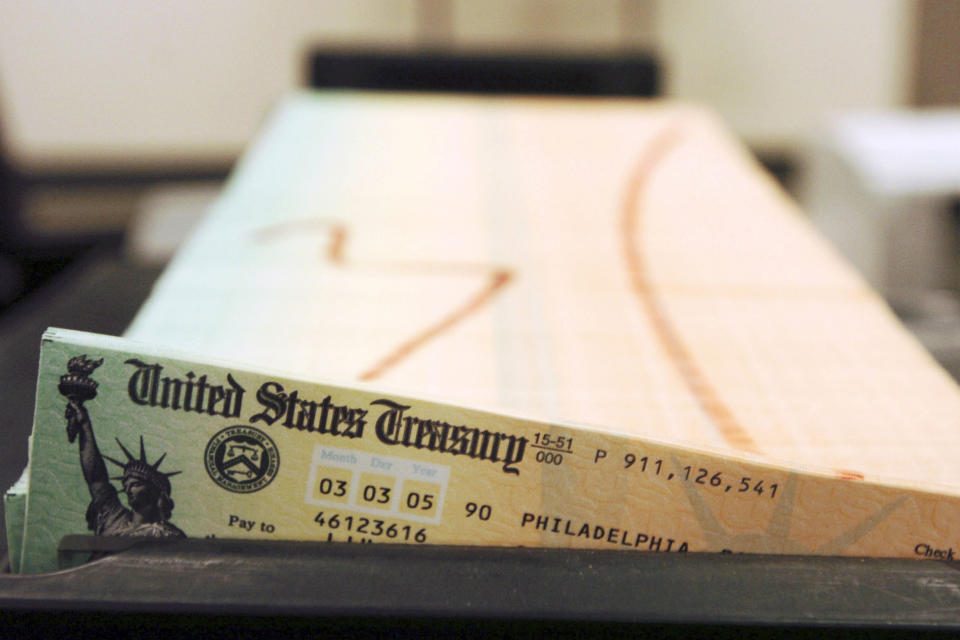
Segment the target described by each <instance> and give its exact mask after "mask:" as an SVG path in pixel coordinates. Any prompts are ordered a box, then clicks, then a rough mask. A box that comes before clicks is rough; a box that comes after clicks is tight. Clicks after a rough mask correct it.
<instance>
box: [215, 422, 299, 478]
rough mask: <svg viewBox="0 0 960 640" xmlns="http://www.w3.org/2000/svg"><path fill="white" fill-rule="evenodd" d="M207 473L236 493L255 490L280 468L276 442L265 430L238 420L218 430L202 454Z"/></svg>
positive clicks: (272, 476)
mask: <svg viewBox="0 0 960 640" xmlns="http://www.w3.org/2000/svg"><path fill="white" fill-rule="evenodd" d="M203 460H204V466H205V467H206V469H207V473H208V474H210V477H211V478H212V479H213V481H214V482H216V483H217V484H218V485H220V486H221V487H223V488H224V489H227V490H228V491H234V492H236V493H253V492H254V491H259V490H260V489H263V488H264V487H265V486H267V485H268V484H270V482H271V481H272V480H273V478H274V477H275V476H276V475H277V470H278V469H279V468H280V454H279V453H278V452H277V445H275V444H274V442H273V440H271V439H270V437H269V436H268V435H267V434H265V433H264V432H263V431H260V430H259V429H256V428H254V427H248V426H246V425H242V424H238V425H235V426H232V427H227V428H226V429H222V430H221V431H219V432H217V434H216V435H214V436H213V437H212V438H210V442H208V443H207V449H206V451H205V452H204V454H203Z"/></svg>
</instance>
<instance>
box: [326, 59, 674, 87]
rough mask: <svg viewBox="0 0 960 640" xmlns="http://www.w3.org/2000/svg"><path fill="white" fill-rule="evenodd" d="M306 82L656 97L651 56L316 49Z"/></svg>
mask: <svg viewBox="0 0 960 640" xmlns="http://www.w3.org/2000/svg"><path fill="white" fill-rule="evenodd" d="M307 81H308V84H309V86H311V87H314V88H318V89H363V90H382V91H433V92H451V93H474V94H494V95H497V94H499V95H504V94H520V95H568V96H597V97H611V96H631V97H650V96H655V95H657V94H658V93H659V89H660V69H659V64H658V63H657V60H656V58H655V57H654V56H653V55H652V54H645V53H629V54H610V55H548V54H516V55H509V54H504V55H500V54H497V55H494V54H466V53H440V52H422V53H380V52H349V51H329V50H316V51H314V52H312V53H311V54H310V56H309V69H308V79H307Z"/></svg>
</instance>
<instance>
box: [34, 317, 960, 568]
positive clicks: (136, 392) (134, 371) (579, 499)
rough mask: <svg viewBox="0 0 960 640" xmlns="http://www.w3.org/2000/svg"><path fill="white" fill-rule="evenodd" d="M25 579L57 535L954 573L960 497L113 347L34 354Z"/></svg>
mask: <svg viewBox="0 0 960 640" xmlns="http://www.w3.org/2000/svg"><path fill="white" fill-rule="evenodd" d="M33 428H34V432H33V439H32V445H31V456H30V477H29V487H30V488H29V493H28V497H27V509H26V518H25V528H24V536H23V547H22V549H23V550H22V558H21V563H20V565H21V570H22V571H23V572H25V573H35V572H43V571H49V570H53V569H56V548H57V544H58V541H59V540H60V539H61V537H62V536H64V535H67V534H77V533H87V532H89V531H91V530H92V531H93V533H95V534H97V535H135V536H149V537H175V536H183V535H186V536H190V537H229V538H247V537H249V538H266V539H274V538H275V539H279V538H284V539H302V540H336V541H352V542H385V543H407V544H462V545H500V546H514V545H521V546H543V547H585V548H598V549H636V550H641V551H654V552H688V551H689V552H692V551H715V552H723V551H729V552H758V553H801V554H808V553H809V554H835V555H851V556H885V557H918V558H920V557H923V558H938V559H951V560H952V559H954V558H955V553H956V550H957V549H960V493H958V492H957V491H956V490H953V489H946V488H944V489H942V490H941V489H938V488H935V487H934V488H931V487H910V486H906V485H900V486H898V485H897V484H896V483H891V482H886V483H885V482H878V481H875V480H874V479H869V478H867V479H865V478H864V477H863V476H862V475H861V474H858V473H856V472H855V471H830V470H810V469H791V468H789V467H787V466H781V465H776V464H770V463H768V462H764V461H761V460H759V459H756V458H749V457H743V456H740V457H735V456H730V455H726V454H722V453H718V452H709V451H704V450H699V449H691V448H686V447H683V446H678V445H674V444H667V443H663V442H655V441H649V440H645V439H640V438H635V437H627V436H623V435H617V434H616V433H614V432H608V431H604V430H600V429H596V428H586V427H578V426H573V425H567V424H556V423H552V422H544V421H539V420H536V419H530V418H524V417H517V416H510V415H503V414H499V413H494V412H490V411H484V410H479V409H471V408H465V407H459V406H452V405H449V404H444V403H442V402H436V401H429V400H420V399H413V398H408V397H401V396H398V395H394V394H392V393H387V392H381V391H377V390H374V389H371V388H366V387H345V386H339V385H334V384H327V383H323V382H313V381H305V380H295V379H291V378H289V377H285V376H283V375H279V374H272V373H264V372H258V371H252V370H249V369H245V368H243V367H242V366H231V365H226V364H223V363H209V362H204V361H202V360H197V359H192V358H190V357H189V356H185V355H183V354H176V353H170V352H165V351H162V350H158V349H156V348H151V347H150V346H149V345H143V344H138V343H135V342H131V341H128V340H124V339H120V338H112V337H106V336H98V335H94V334H85V333H80V332H73V331H66V330H60V329H51V330H49V331H48V332H47V334H46V335H45V336H44V339H43V346H42V353H41V364H40V376H39V381H38V389H37V405H36V415H35V420H34V427H33Z"/></svg>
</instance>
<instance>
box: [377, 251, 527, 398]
mask: <svg viewBox="0 0 960 640" xmlns="http://www.w3.org/2000/svg"><path fill="white" fill-rule="evenodd" d="M512 279H513V274H512V273H511V272H510V271H509V270H507V269H496V270H494V271H493V273H492V274H491V279H490V282H488V283H487V285H486V286H485V287H484V288H483V289H481V290H480V291H479V292H477V294H476V295H475V296H473V297H472V298H470V299H469V300H468V301H467V302H466V303H465V304H464V305H463V306H461V307H460V308H458V309H456V310H454V311H453V312H452V313H450V314H449V315H447V316H445V317H443V318H442V319H441V320H440V321H439V322H437V323H436V324H433V325H431V326H429V327H427V328H426V329H424V330H423V331H421V332H420V333H418V334H416V335H414V336H413V337H412V338H410V339H409V340H407V341H406V342H404V343H403V344H401V345H400V346H398V347H397V348H396V349H394V350H393V351H391V352H390V353H389V354H387V356H386V357H384V358H383V359H382V360H380V362H378V363H377V364H375V365H374V366H372V367H370V368H369V369H367V370H366V371H364V372H363V373H361V374H360V380H364V381H368V380H373V379H374V378H378V377H380V376H381V375H383V373H384V372H385V371H386V370H387V369H389V368H390V367H393V366H394V365H396V364H397V363H398V362H400V361H401V360H403V359H404V358H406V357H407V356H409V355H410V354H411V353H413V352H414V351H416V350H417V349H419V348H420V347H422V346H423V345H425V344H426V343H428V342H430V341H431V340H433V339H434V338H436V337H437V336H439V335H440V334H442V333H443V332H445V331H447V330H448V329H450V328H452V327H453V326H454V325H456V324H457V323H458V322H460V321H461V320H463V319H464V318H466V317H467V316H469V315H470V314H472V313H474V312H476V311H478V310H479V309H481V308H482V307H483V306H484V305H486V304H487V303H488V302H489V301H490V300H491V299H492V298H493V296H495V295H496V294H497V292H498V291H499V290H500V289H502V288H503V287H505V286H507V284H509V283H510V280H512Z"/></svg>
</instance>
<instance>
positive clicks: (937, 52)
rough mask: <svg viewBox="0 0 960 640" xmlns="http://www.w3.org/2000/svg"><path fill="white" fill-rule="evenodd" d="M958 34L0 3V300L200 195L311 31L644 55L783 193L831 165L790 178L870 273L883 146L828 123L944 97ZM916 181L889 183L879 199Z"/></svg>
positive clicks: (911, 16)
mask: <svg viewBox="0 0 960 640" xmlns="http://www.w3.org/2000/svg"><path fill="white" fill-rule="evenodd" d="M958 36H960V0H842V1H840V2H837V1H836V0H803V1H796V0H590V1H586V0H324V1H321V0H285V1H283V2H276V1H272V0H205V1H204V2H201V3H198V2H194V1H192V0H165V1H164V2H136V1H131V0H98V2H79V1H75V0H74V1H70V0H32V1H30V2H19V1H16V0H0V310H2V309H3V307H4V306H5V305H8V304H11V303H13V302H15V301H16V300H18V299H20V298H21V297H22V296H23V295H25V292H29V291H30V290H31V289H32V288H34V287H35V286H36V285H37V284H38V283H40V282H42V281H44V279H45V278H47V277H48V276H49V274H50V273H54V272H56V271H57V270H58V269H60V268H61V267H62V266H63V265H64V264H67V263H68V262H69V261H70V260H72V259H73V258H74V257H75V256H77V255H80V254H81V253H82V252H84V251H86V250H87V249H88V248H89V247H90V246H92V245H93V244H97V243H100V242H102V241H104V240H107V241H112V242H119V241H120V239H121V238H122V236H123V233H124V232H125V230H126V229H127V226H128V222H129V221H130V220H131V218H132V217H134V216H135V215H136V214H137V212H138V211H142V210H144V208H145V207H146V208H150V207H151V206H152V205H151V204H150V203H153V202H155V199H151V197H150V195H151V194H152V193H153V192H154V191H155V190H156V188H158V187H164V186H169V185H171V184H174V185H183V184H188V185H189V184H196V185H200V187H201V188H203V186H204V185H208V186H207V189H208V190H207V191H206V192H201V193H202V197H200V198H199V199H196V198H193V196H191V195H189V194H188V195H187V196H185V199H184V198H181V199H180V200H177V201H176V203H180V204H176V203H175V204H176V206H171V205H170V202H171V200H169V199H168V200H166V201H164V203H163V206H161V207H159V208H160V209H163V210H164V211H166V212H167V214H166V215H168V216H172V215H173V214H172V213H170V212H171V211H174V210H177V208H178V207H179V208H180V209H184V210H186V209H190V208H191V207H195V206H196V205H195V204H194V203H195V202H200V203H202V202H203V199H204V197H209V194H210V193H215V190H216V188H217V185H218V184H219V183H220V182H221V181H222V180H223V179H224V178H225V176H226V175H227V174H228V172H229V170H230V167H231V166H232V164H233V162H234V161H235V160H236V158H237V157H238V155H239V154H240V153H241V152H242V150H243V148H244V147H245V146H246V145H247V144H248V143H249V141H250V140H251V138H252V137H253V135H254V134H255V132H256V131H257V128H258V127H259V126H260V124H261V123H262V121H263V119H264V117H265V115H266V113H267V112H268V110H269V109H270V107H271V105H273V104H274V103H275V102H276V101H277V100H278V99H279V98H280V97H281V96H282V95H283V94H284V93H285V92H287V91H289V90H291V89H293V88H295V87H298V86H303V85H304V84H305V83H306V77H307V75H306V74H307V67H308V65H307V61H308V56H309V53H310V52H311V51H312V50H315V49H318V48H347V49H355V50H370V49H373V50H379V51H406V52H411V51H420V50H424V49H429V50H437V51H452V52H478V51H479V52H517V51H520V52H541V53H550V54H556V53H565V54H570V53H601V54H602V53H624V52H627V53H630V52H643V53H649V54H652V55H653V56H654V57H655V59H656V60H657V61H658V63H659V65H660V69H661V75H660V77H661V83H660V85H661V92H662V94H663V95H664V96H666V97H667V98H672V99H679V100H689V101H696V102H700V103H704V104H706V105H709V106H710V107H712V108H713V109H715V110H716V111H718V112H719V113H720V115H721V116H722V117H723V118H724V119H725V120H726V121H727V122H728V123H729V125H730V126H731V127H732V129H733V130H734V131H735V132H736V133H737V134H739V135H740V137H741V138H742V139H743V140H744V141H745V142H746V143H747V144H748V145H749V146H750V147H751V148H752V149H753V150H754V151H755V152H756V153H757V154H758V156H759V157H760V159H761V160H763V161H764V162H765V163H766V164H767V166H768V167H770V168H771V169H772V170H773V171H774V172H775V173H776V174H777V175H778V177H780V178H782V179H783V180H784V184H785V185H786V186H787V187H788V188H791V189H793V188H795V187H796V186H797V183H798V181H797V180H795V178H796V177H797V174H798V173H805V174H806V175H813V176H817V175H821V174H822V175H825V176H827V177H828V178H829V177H831V176H832V179H833V182H834V183H836V184H833V185H830V184H829V182H830V180H826V181H822V180H821V181H815V184H814V188H813V189H812V190H811V189H810V188H809V184H808V185H807V186H808V188H806V189H805V190H800V189H797V190H796V193H798V194H799V195H803V193H806V194H807V195H806V196H804V205H805V206H807V208H808V209H810V210H811V211H812V212H813V214H814V215H813V218H814V219H815V220H818V221H821V222H823V225H822V226H823V228H824V229H827V230H831V229H833V230H839V231H838V233H839V235H838V236H837V237H835V238H833V239H834V240H835V242H837V243H838V244H839V245H840V246H841V249H844V250H845V251H846V250H847V249H846V247H845V246H844V244H845V243H846V244H849V245H851V246H852V247H853V248H852V250H850V251H849V252H848V256H852V258H851V259H852V260H853V261H854V262H855V264H857V266H858V267H860V268H861V269H862V270H864V272H865V273H867V275H868V278H870V279H871V282H873V283H874V284H875V285H876V286H877V287H878V288H880V289H883V288H884V280H883V279H884V277H885V276H884V274H883V273H882V268H883V265H884V264H886V263H889V264H895V265H898V267H897V268H898V269H899V268H901V267H903V266H904V265H906V266H907V267H910V266H911V264H912V262H911V261H912V260H913V259H912V258H911V255H914V254H915V253H916V252H914V254H911V255H907V256H906V257H904V256H903V255H899V256H894V257H893V258H891V259H889V260H886V258H885V257H884V252H886V251H887V250H888V245H890V246H892V245H893V244H896V243H897V241H898V239H899V236H897V235H891V234H890V233H887V231H886V227H883V224H885V223H884V222H883V221H882V220H881V219H879V218H876V216H874V215H873V213H871V212H873V211H877V210H884V207H887V204H884V203H880V204H878V202H879V201H875V200H873V198H874V194H872V193H868V192H869V191H870V189H872V188H873V187H871V185H870V184H869V180H862V181H861V182H863V184H862V185H861V184H859V183H858V180H860V177H862V174H863V172H862V171H860V168H859V167H857V166H854V165H856V163H857V162H861V161H862V160H863V159H864V158H866V159H867V160H869V158H870V157H871V156H872V155H876V154H874V152H873V151H872V150H873V149H877V148H881V147H883V145H879V146H878V144H875V140H873V138H872V137H871V136H873V135H874V133H875V131H874V130H875V129H878V127H873V128H872V129H871V128H870V127H868V129H869V130H868V131H866V133H864V132H863V131H861V130H860V129H857V135H858V136H859V138H857V140H859V141H860V142H863V141H866V143H864V144H861V145H860V147H858V149H855V150H851V149H850V148H848V147H849V145H847V146H844V145H846V144H847V143H846V142H845V141H846V140H847V138H849V137H850V136H847V137H844V135H843V132H842V131H841V132H840V133H838V132H837V131H836V130H834V129H831V126H833V125H834V124H835V123H836V122H837V120H836V118H837V114H847V113H885V112H899V111H900V110H904V109H907V108H912V107H916V106H926V105H940V106H943V105H953V106H956V105H960V44H958V43H960V37H958ZM858 126H859V125H858ZM898 126H899V125H898ZM938 126H939V125H938ZM884 127H885V128H886V130H890V127H889V126H886V124H885V125H884ZM884 127H879V128H881V129H882V128H884ZM862 133H864V134H863V135H860V134H862ZM928 134H929V135H927V138H929V139H931V140H936V138H937V137H938V133H937V132H936V131H934V132H933V133H929V132H928ZM910 135H912V134H910V133H909V132H907V133H904V134H902V135H901V136H900V137H901V138H903V137H909V136H910ZM854 137H856V136H854ZM940 138H941V146H943V144H942V140H943V139H945V138H943V137H942V136H940ZM958 141H960V138H958ZM868 143H869V144H868ZM956 146H958V147H960V142H958V144H957V145H956ZM864 150H865V151H864ZM857 153H860V155H859V156H858V155H857ZM884 153H887V154H888V155H890V156H892V157H901V158H908V155H909V154H905V153H904V152H903V150H902V149H897V148H890V149H888V150H887V151H885V152H884ZM912 153H914V154H915V155H920V154H922V155H926V156H929V154H926V153H925V151H924V150H923V149H920V148H917V149H914V150H913V151H912ZM946 155H947V156H949V155H950V153H949V149H948V150H947V152H946ZM954 155H956V153H954ZM944 157H946V156H944ZM928 159H929V157H928ZM947 160H949V158H947ZM835 161H836V162H839V163H840V164H843V165H844V167H843V169H844V170H850V171H851V173H850V174H849V179H848V178H846V177H845V178H844V179H843V180H842V181H838V180H837V176H841V175H844V176H845V175H846V174H843V173H842V172H841V171H838V170H835V169H834V168H833V167H832V165H831V164H830V163H831V162H835ZM914 164H916V163H914ZM928 164H929V163H928ZM938 164H941V165H942V164H943V163H942V162H939V160H938ZM806 165H811V166H813V167H814V170H813V171H807V172H801V171H800V170H802V169H804V167H805V166H806ZM847 165H849V166H847ZM956 165H957V166H958V167H960V161H957V162H956ZM840 182H842V183H843V184H840ZM824 184H826V185H827V187H825V188H823V189H820V191H817V188H818V187H819V185H824ZM849 184H853V185H854V187H853V190H854V191H855V193H844V194H842V197H843V198H846V199H847V200H851V199H852V200H853V201H856V203H857V204H856V206H855V207H853V206H850V207H848V206H847V205H844V207H847V209H858V211H859V213H857V215H858V216H860V217H859V218H856V219H858V220H859V219H862V220H864V221H865V222H864V224H865V225H873V227H876V228H877V229H880V230H879V231H877V232H875V233H874V232H864V231H863V229H862V228H861V227H856V228H854V229H853V230H852V231H851V228H852V227H851V225H850V224H847V222H848V221H849V220H852V219H854V217H852V216H850V215H848V212H847V211H846V209H844V210H843V211H840V214H839V217H838V214H837V205H836V202H838V200H837V197H836V194H837V193H838V189H841V190H842V189H845V188H846V186H847V185H849ZM958 194H960V169H958V170H957V171H956V176H954V175H953V174H951V175H949V176H947V179H943V180H941V182H940V183H938V185H937V187H936V189H934V190H931V189H927V190H926V191H925V192H923V193H922V194H921V195H922V196H923V198H925V200H924V203H925V204H924V206H925V207H927V209H925V210H924V211H925V213H923V215H926V216H928V218H930V216H940V217H941V218H942V216H941V215H940V213H939V211H940V209H950V207H951V206H952V207H954V209H955V210H956V211H957V212H958V213H956V214H954V215H955V217H957V218H958V219H960V206H956V204H955V203H956V202H957V201H958V200H957V198H958ZM916 195H917V194H916V193H914V192H911V191H909V189H907V190H904V191H902V192H901V193H899V194H897V197H899V198H900V200H899V201H897V204H896V206H897V207H898V210H906V209H910V206H911V205H910V203H912V202H914V200H911V199H912V198H913V199H915V196H916ZM885 202H886V201H885ZM145 203H146V204H145ZM184 203H185V204H184ZM904 203H906V205H905V206H906V209H904V208H903V207H904ZM930 203H932V204H930ZM944 203H946V204H944ZM951 203H952V204H951ZM181 204H182V206H181ZM928 205H929V206H928ZM842 208H843V207H841V209H842ZM821 210H822V211H826V212H827V213H826V214H824V215H821V213H822V212H821ZM864 211H867V213H864ZM883 215H886V214H883ZM885 219H886V218H883V220H885ZM931 219H932V218H931ZM878 220H879V222H878ZM937 220H938V222H937V223H936V224H933V223H931V224H927V225H926V226H925V228H927V229H928V230H929V233H928V235H929V236H930V237H931V238H940V240H939V241H938V242H939V244H938V247H937V249H936V251H937V252H941V253H942V252H944V251H946V252H954V253H957V252H956V249H955V247H954V246H953V245H950V244H945V243H944V242H943V241H942V239H943V237H945V236H944V234H945V233H946V234H950V233H956V232H955V228H960V224H955V223H954V222H949V221H947V222H944V221H943V220H940V218H937ZM838 221H839V222H838ZM818 223H819V222H818ZM858 224H859V223H858ZM897 224H898V225H899V226H900V227H903V228H917V225H914V224H912V222H911V221H910V220H908V219H902V220H900V221H899V222H898V223H897ZM938 225H939V226H938ZM945 225H946V226H945ZM950 225H952V226H950ZM891 228H892V227H891ZM898 233H899V232H898ZM844 234H845V235H844ZM956 235H957V237H958V238H960V234H956ZM864 238H866V239H867V240H864ZM911 246H914V245H911ZM919 251H920V252H921V253H922V252H923V251H924V249H923V247H922V246H921V247H920V249H919ZM927 253H929V254H931V255H933V253H934V252H932V251H928V252H927ZM884 260H886V262H884ZM928 262H930V263H931V264H934V265H935V269H936V270H939V271H938V273H937V274H935V277H933V276H930V273H929V271H930V269H931V268H934V267H931V268H927V267H926V266H924V267H923V269H925V270H926V271H925V272H924V273H923V274H921V275H922V278H920V279H922V280H924V286H928V285H929V286H934V287H942V286H943V284H944V282H946V283H947V285H948V287H952V288H954V289H960V286H957V281H958V277H957V271H958V269H960V266H958V262H957V261H956V260H951V259H947V258H943V259H941V258H940V257H937V259H935V260H930V261H928ZM878 265H879V266H878ZM943 265H946V266H943ZM907 271H909V269H907ZM940 272H943V273H940ZM911 277H912V276H909V277H907V278H906V281H907V282H908V284H909V281H910V278H911ZM918 277H920V276H918ZM903 280H904V278H900V281H903ZM900 281H898V282H900ZM955 315H956V316H957V318H958V320H957V322H958V323H960V304H958V307H957V311H956V314H955ZM958 326H960V325H958ZM958 334H960V330H958ZM957 354H958V355H957V357H958V362H960V340H958V342H957Z"/></svg>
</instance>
